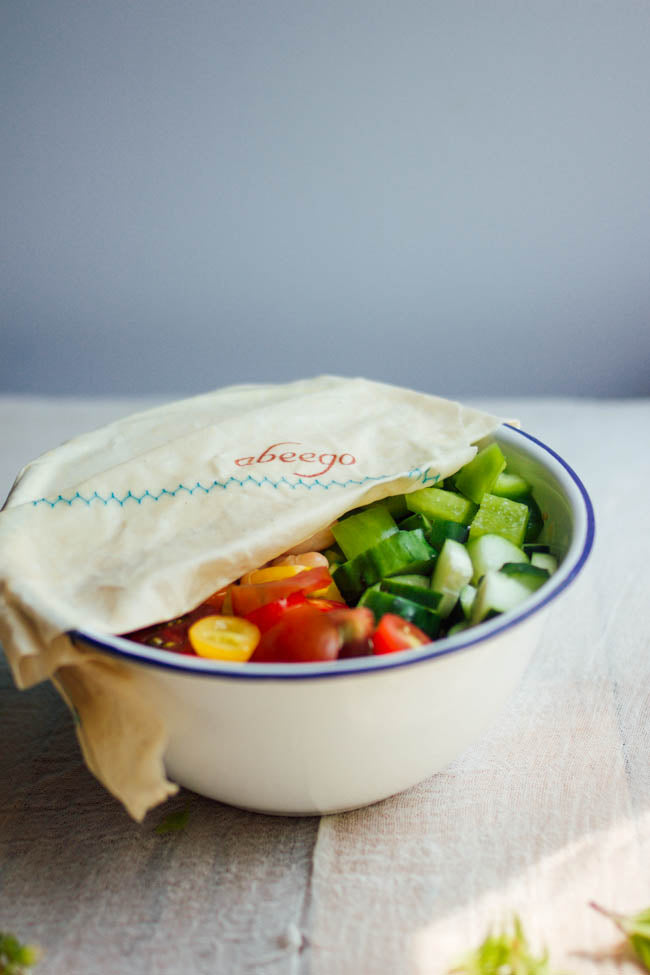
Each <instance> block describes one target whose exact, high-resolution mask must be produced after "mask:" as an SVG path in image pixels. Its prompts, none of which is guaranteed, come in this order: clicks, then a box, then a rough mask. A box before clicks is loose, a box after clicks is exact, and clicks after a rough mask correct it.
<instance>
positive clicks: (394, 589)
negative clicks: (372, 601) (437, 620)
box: [379, 576, 442, 609]
mask: <svg viewBox="0 0 650 975" xmlns="http://www.w3.org/2000/svg"><path fill="white" fill-rule="evenodd" d="M424 581H425V585H424V586H414V585H412V584H409V583H405V582H400V581H399V577H397V576H393V578H392V579H382V581H381V583H380V586H379V588H380V590H381V591H382V592H389V593H391V595H393V596H403V598H404V599H411V600H412V601H413V602H414V603H419V604H420V606H428V607H429V609H437V608H438V604H439V603H440V600H441V599H442V596H441V595H440V593H439V592H434V591H433V589H430V588H429V580H428V579H427V577H426V576H425V577H424Z"/></svg>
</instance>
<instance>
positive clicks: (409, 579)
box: [391, 572, 431, 589]
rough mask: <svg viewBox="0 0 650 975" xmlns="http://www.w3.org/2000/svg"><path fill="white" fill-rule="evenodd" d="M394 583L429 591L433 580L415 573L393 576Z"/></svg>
mask: <svg viewBox="0 0 650 975" xmlns="http://www.w3.org/2000/svg"><path fill="white" fill-rule="evenodd" d="M391 581H392V582H401V583H402V584H403V585H405V586H417V587H418V588H419V589H428V587H429V583H430V582H431V579H430V578H429V576H424V575H418V574H417V573H415V572H410V573H407V574H406V575H400V576H391Z"/></svg>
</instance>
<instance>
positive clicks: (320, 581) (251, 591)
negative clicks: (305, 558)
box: [228, 566, 332, 616]
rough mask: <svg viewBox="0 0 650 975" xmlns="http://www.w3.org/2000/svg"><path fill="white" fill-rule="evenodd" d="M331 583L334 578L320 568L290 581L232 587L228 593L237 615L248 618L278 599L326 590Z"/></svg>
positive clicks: (282, 580) (324, 569)
mask: <svg viewBox="0 0 650 975" xmlns="http://www.w3.org/2000/svg"><path fill="white" fill-rule="evenodd" d="M331 581H332V577H331V576H330V574H329V571H328V569H326V568H325V567H324V566H318V567H317V568H315V569H308V570H307V571H306V572H299V573H298V575H295V576H292V577H291V578H288V579H275V580H273V581H270V582H260V583H257V584H256V583H248V584H244V583H242V584H240V585H234V586H230V588H229V590H228V592H229V594H230V597H231V599H232V608H233V612H234V613H235V615H237V616H248V614H249V613H252V612H253V610H254V609H259V607H260V606H265V605H266V603H272V602H275V600H276V599H284V598H285V597H286V596H290V595H291V594H292V593H294V592H304V593H308V592H314V590H316V589H325V588H326V587H327V586H328V585H329V584H330V582H331Z"/></svg>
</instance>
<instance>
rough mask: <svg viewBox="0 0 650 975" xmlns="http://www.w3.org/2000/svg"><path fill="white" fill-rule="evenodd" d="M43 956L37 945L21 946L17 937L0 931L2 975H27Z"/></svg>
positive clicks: (0, 974)
mask: <svg viewBox="0 0 650 975" xmlns="http://www.w3.org/2000/svg"><path fill="white" fill-rule="evenodd" d="M42 954H43V953H42V951H41V949H40V948H38V947H37V946H36V945H21V943H20V941H19V940H18V938H16V937H15V935H13V934H6V933H3V932H2V931H0V975H27V972H28V970H29V969H30V968H31V967H32V966H33V965H37V964H38V962H39V961H40V960H41V956H42Z"/></svg>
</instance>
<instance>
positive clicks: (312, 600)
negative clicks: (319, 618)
mask: <svg viewBox="0 0 650 975" xmlns="http://www.w3.org/2000/svg"><path fill="white" fill-rule="evenodd" d="M309 605H310V606H314V607H315V608H316V609H320V611H321V613H329V611H330V610H331V609H347V603H340V602H339V601H338V599H319V598H318V597H313V596H310V597H309Z"/></svg>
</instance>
